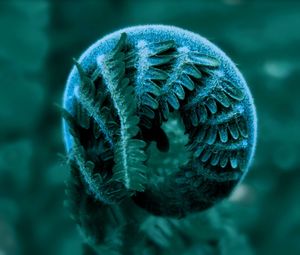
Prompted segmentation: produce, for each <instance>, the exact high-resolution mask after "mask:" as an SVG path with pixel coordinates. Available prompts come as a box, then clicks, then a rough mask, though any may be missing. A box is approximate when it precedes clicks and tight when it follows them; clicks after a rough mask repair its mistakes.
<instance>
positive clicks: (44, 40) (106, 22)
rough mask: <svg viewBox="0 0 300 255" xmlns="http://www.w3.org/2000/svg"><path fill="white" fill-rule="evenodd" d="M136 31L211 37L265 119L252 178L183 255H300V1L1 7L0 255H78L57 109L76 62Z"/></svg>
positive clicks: (212, 215) (16, 0) (209, 218)
mask: <svg viewBox="0 0 300 255" xmlns="http://www.w3.org/2000/svg"><path fill="white" fill-rule="evenodd" d="M139 24H170V25H176V26H179V27H182V28H185V29H188V30H191V31H194V32H197V33H199V34H201V35H203V36H205V37H207V38H208V39H209V40H211V41H212V42H213V43H215V44H216V45H218V46H219V47H220V48H221V49H223V50H224V51H225V52H226V53H227V54H228V55H229V56H230V57H231V58H232V59H233V61H234V62H235V63H236V64H237V65H238V67H239V69H240V70H241V72H242V73H243V74H244V76H245V78H246V80H247V82H248V85H249V87H250V90H251V92H252V94H253V97H254V100H255V104H256V108H257V115H258V140H257V149H256V155H255V159H254V162H253V164H252V167H251V170H250V172H249V174H248V176H247V178H246V179H245V180H244V181H243V183H242V184H241V185H240V186H239V187H238V188H237V189H236V191H235V192H234V193H233V194H232V196H231V197H230V199H228V200H226V201H224V202H223V203H221V204H219V205H218V206H216V207H215V208H213V209H211V210H208V211H207V212H204V213H201V215H200V216H199V217H200V218H201V219H202V221H203V223H202V224H200V225H199V229H198V231H197V233H195V235H196V234H197V235H199V236H200V237H199V239H200V241H199V242H198V244H196V245H194V246H193V247H191V248H190V249H189V250H182V251H181V250H178V251H177V252H178V254H180V255H181V254H184V255H185V254H189V255H190V254H193V255H194V254H195V255H200V254H201V255H202V254H224V255H227V254H228V255H229V254H230V255H234V254H238V255H244V254H245V255H248V254H249V255H250V254H261V255H262V254H264V255H266V254H272V255H277V254H278V255H279V254H288V255H297V254H300V202H299V197H300V192H299V191H300V187H299V186H300V155H299V152H300V103H299V97H300V82H299V81H300V72H299V71H300V49H299V46H300V32H299V31H300V30H299V29H300V3H299V2H298V1H296V0H294V1H284V0H282V1H270V0H269V1H258V0H257V1H250V0H248V1H246V0H223V1H197V0H182V1H181V0H177V1H174V0H173V1H171V0H169V1H162V0H151V1H138V0H136V1H134V0H126V1H121V0H101V1H83V0H77V1H66V0H65V1H50V0H49V1H33V0H31V1H25V0H24V1H22V0H11V1H9V0H1V1H0V32H1V33H0V255H15V254H24V255H35V254H43V255H48V254H49V255H50V254H51V255H54V254H55V255H67V254H68V255H69V254H72V255H79V254H82V252H81V242H82V238H81V236H80V234H79V233H78V231H77V229H76V226H75V224H74V222H72V220H71V219H70V218H69V215H68V212H67V210H66V209H65V208H64V207H63V200H64V182H65V181H66V180H67V177H68V169H67V167H66V166H65V164H64V160H63V159H61V157H60V156H59V154H60V153H62V154H63V153H64V147H63V141H62V134H61V132H62V131H61V118H60V115H59V113H58V112H57V110H56V109H55V107H54V104H55V103H58V104H61V99H62V94H63V91H64V86H65V81H66V78H67V75H68V72H69V70H70V69H71V66H72V58H73V57H76V58H77V57H79V56H80V54H81V53H82V52H83V51H84V50H85V49H86V48H87V47H88V46H89V45H90V44H92V43H93V42H95V41H96V40H98V39H99V38H101V37H102V36H104V35H106V34H107V33H109V32H113V31H115V30H116V29H120V28H123V27H126V26H132V25H139ZM170 245H172V243H171V244H170ZM206 247H214V248H213V252H211V253H208V252H207V251H208V250H209V249H210V248H209V249H208V248H206ZM162 249H166V248H162ZM211 250H212V249H211ZM141 254H142V253H141ZM165 254H169V253H168V252H167V251H166V253H165ZM170 254H171V253H170ZM172 254H174V252H173V253H172ZM175 254H176V253H175Z"/></svg>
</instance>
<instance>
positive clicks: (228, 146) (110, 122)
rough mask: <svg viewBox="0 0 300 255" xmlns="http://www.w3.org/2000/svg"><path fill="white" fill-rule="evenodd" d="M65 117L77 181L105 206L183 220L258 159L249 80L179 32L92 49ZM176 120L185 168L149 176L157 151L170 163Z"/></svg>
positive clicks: (134, 31) (112, 40)
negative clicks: (128, 202)
mask: <svg viewBox="0 0 300 255" xmlns="http://www.w3.org/2000/svg"><path fill="white" fill-rule="evenodd" d="M64 108H65V109H64V110H63V116H64V137H65V142H66V147H67V152H68V155H69V161H70V164H71V166H72V169H73V170H72V173H73V177H74V178H75V179H77V182H76V183H80V185H81V187H82V189H83V190H85V192H86V194H87V195H88V196H90V197H93V198H95V199H96V201H98V202H100V203H101V204H104V205H113V204H115V203H119V202H121V201H123V200H124V199H126V198H132V199H133V201H134V202H135V203H136V204H137V205H139V206H140V207H142V208H144V209H146V210H148V211H149V212H151V213H153V214H156V215H162V216H176V217H183V216H185V215H186V214H188V213H190V212H194V211H201V210H204V209H206V208H209V207H211V206H212V205H214V204H215V203H216V202H218V201H219V200H221V199H223V198H225V197H227V196H228V195H229V194H230V192H231V191H232V189H233V188H234V187H235V186H236V184H237V183H238V182H239V181H241V179H242V178H243V177H244V176H245V174H246V172H247V169H248V167H249V164H250V161H251V158H252V156H253V151H254V147H255V140H256V118H255V109H254V106H253V102H252V97H251V94H250V92H249V90H248V88H247V85H246V83H245V81H244V79H243V77H242V76H241V74H240V73H239V71H238V70H237V69H236V67H235V66H234V64H233V63H232V62H231V61H230V60H229V58H228V57H227V56H226V55H225V54H224V53H223V52H221V51H220V50H219V49H218V48H217V47H215V46H214V45H212V44H211V43H210V42H208V41H207V40H205V39H204V38H202V37H200V36H198V35H195V34H193V33H190V32H187V31H185V30H182V29H178V28H174V27H168V26H140V27H133V28H129V29H124V30H122V31H118V32H115V33H113V34H111V35H109V36H108V37H105V38H103V39H102V40H100V41H99V42H97V43H96V44H94V45H93V46H92V47H91V48H90V49H89V50H87V51H86V53H85V54H84V55H83V56H82V57H81V59H80V60H79V61H78V62H77V61H75V68H74V69H73V70H72V72H71V74H70V76H69V80H68V83H67V88H66V92H65V97H64ZM171 121H173V122H172V123H175V124H174V125H173V126H172V128H173V129H176V130H182V133H181V134H182V135H184V136H186V137H187V143H186V144H181V147H180V151H181V152H182V155H183V154H184V153H186V155H188V156H187V160H186V161H185V162H181V164H179V165H178V164H177V165H176V166H175V165H173V163H170V165H169V167H168V169H167V170H161V169H160V170H158V169H151V168H153V164H152V163H151V159H150V154H151V150H153V148H152V149H151V144H152V145H153V144H154V143H156V147H155V148H156V150H158V151H160V152H162V153H166V154H164V155H166V156H165V159H168V151H169V149H170V143H171V142H172V141H171V140H172V139H171V137H169V135H168V128H164V125H169V126H170V125H171V124H170V122H171ZM167 123H169V124H167ZM179 123H181V125H180V124H179ZM170 127H171V126H170ZM169 129H170V128H169ZM177 146H178V144H177ZM152 147H153V146H152ZM179 157H180V155H179ZM168 160H169V161H168V162H170V161H172V159H171V160H170V159H168ZM156 161H158V159H156ZM174 168H175V169H174Z"/></svg>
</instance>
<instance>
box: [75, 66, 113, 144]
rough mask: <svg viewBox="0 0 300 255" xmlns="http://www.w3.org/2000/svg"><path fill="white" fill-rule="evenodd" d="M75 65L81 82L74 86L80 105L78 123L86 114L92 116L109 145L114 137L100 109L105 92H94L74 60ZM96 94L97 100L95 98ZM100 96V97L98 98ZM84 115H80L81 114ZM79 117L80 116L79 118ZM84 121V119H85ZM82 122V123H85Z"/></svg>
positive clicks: (105, 116) (88, 80) (91, 84)
mask: <svg viewBox="0 0 300 255" xmlns="http://www.w3.org/2000/svg"><path fill="white" fill-rule="evenodd" d="M74 63H75V66H76V68H77V70H78V73H79V76H80V80H81V84H80V85H79V86H77V87H75V92H74V93H75V96H76V99H77V100H78V102H79V104H80V106H79V107H78V108H79V112H78V113H77V119H79V120H80V123H81V124H82V122H83V121H82V119H83V120H84V121H85V120H86V117H85V116H86V115H88V116H89V117H91V118H93V119H94V121H95V123H97V125H98V128H99V130H100V131H101V132H102V133H103V135H104V138H105V139H106V140H107V141H108V143H109V144H110V146H111V147H113V145H114V139H113V134H112V130H111V129H109V128H108V127H107V123H108V122H109V120H110V119H109V118H108V116H107V115H106V114H104V113H103V111H101V108H102V105H101V103H103V101H104V97H105V94H104V93H102V94H100V93H96V90H95V85H94V83H93V81H92V79H90V78H89V77H88V76H87V74H86V73H85V72H84V70H83V68H82V67H81V65H80V64H79V63H78V62H77V61H76V60H74ZM96 96H97V100H96ZM99 97H100V98H99ZM82 115H83V116H84V115H85V116H84V117H81V116H82ZM80 117H81V118H80ZM85 122H86V121H85ZM85 122H84V123H85ZM82 126H83V127H88V126H89V125H88V124H84V125H82Z"/></svg>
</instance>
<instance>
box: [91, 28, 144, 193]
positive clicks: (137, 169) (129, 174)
mask: <svg viewBox="0 0 300 255" xmlns="http://www.w3.org/2000/svg"><path fill="white" fill-rule="evenodd" d="M125 46H126V34H125V33H124V34H122V35H121V37H120V39H119V41H118V43H117V45H116V47H115V48H114V49H113V51H112V52H111V54H108V55H106V56H100V57H98V60H97V61H98V67H99V68H101V70H102V74H103V79H104V82H105V85H106V88H107V91H108V93H109V94H110V97H111V100H112V102H113V106H114V108H115V109H116V112H117V115H118V117H119V120H120V131H119V135H118V141H117V143H116V146H115V149H114V161H115V165H114V167H113V172H114V176H113V178H114V179H115V180H119V181H122V182H123V183H124V185H125V187H126V188H127V189H129V190H136V191H143V190H144V185H145V183H146V167H145V165H144V164H143V161H144V160H145V159H146V155H145V152H144V151H143V148H144V147H145V145H146V143H145V142H144V141H142V140H138V139H135V138H134V137H135V136H136V135H137V134H138V132H139V127H138V124H139V118H138V116H136V111H137V109H136V105H137V103H136V100H135V95H134V89H133V87H132V86H131V85H130V84H129V83H130V82H129V79H128V78H126V77H125V75H124V74H125V54H124V53H123V51H124V50H125Z"/></svg>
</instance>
